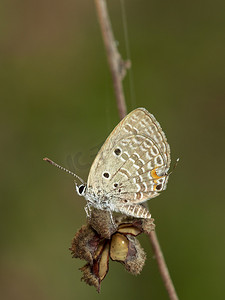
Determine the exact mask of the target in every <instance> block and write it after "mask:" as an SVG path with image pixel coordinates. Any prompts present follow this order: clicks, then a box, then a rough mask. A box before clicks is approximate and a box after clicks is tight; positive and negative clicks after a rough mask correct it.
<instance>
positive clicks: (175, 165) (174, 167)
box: [167, 158, 180, 176]
mask: <svg viewBox="0 0 225 300" xmlns="http://www.w3.org/2000/svg"><path fill="white" fill-rule="evenodd" d="M179 160H180V159H179V158H177V160H176V162H175V164H174V166H173V169H172V171H170V172H169V174H167V176H170V175H171V174H172V173H173V171H174V170H175V169H176V167H177V165H178V163H179Z"/></svg>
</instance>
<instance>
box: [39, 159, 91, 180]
mask: <svg viewBox="0 0 225 300" xmlns="http://www.w3.org/2000/svg"><path fill="white" fill-rule="evenodd" d="M43 160H44V161H47V162H49V163H50V164H51V165H53V166H55V167H57V168H59V169H61V170H63V171H65V172H67V173H69V174H71V175H73V176H74V177H76V178H78V179H79V180H80V182H82V183H83V184H85V182H84V181H83V179H82V178H80V177H79V176H78V175H77V174H75V173H73V172H71V171H69V170H67V169H66V168H64V167H62V166H60V165H58V164H57V163H55V162H54V161H53V160H51V159H49V158H47V157H45V158H43Z"/></svg>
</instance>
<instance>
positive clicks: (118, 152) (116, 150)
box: [114, 148, 121, 156]
mask: <svg viewBox="0 0 225 300" xmlns="http://www.w3.org/2000/svg"><path fill="white" fill-rule="evenodd" d="M114 153H115V155H116V156H119V155H120V154H121V149H120V148H116V149H115V150H114Z"/></svg>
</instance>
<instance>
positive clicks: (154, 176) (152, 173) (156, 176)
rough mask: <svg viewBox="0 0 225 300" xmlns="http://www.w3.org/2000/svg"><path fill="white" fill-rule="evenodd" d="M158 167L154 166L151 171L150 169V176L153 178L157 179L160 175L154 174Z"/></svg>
mask: <svg viewBox="0 0 225 300" xmlns="http://www.w3.org/2000/svg"><path fill="white" fill-rule="evenodd" d="M157 169H158V168H155V169H153V170H152V171H151V176H152V178H154V179H159V178H161V177H162V176H158V175H157V174H156V170H157ZM154 182H155V180H154Z"/></svg>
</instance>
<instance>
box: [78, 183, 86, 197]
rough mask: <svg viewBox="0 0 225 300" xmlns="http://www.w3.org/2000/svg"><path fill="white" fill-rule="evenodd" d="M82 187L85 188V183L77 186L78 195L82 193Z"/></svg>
mask: <svg viewBox="0 0 225 300" xmlns="http://www.w3.org/2000/svg"><path fill="white" fill-rule="evenodd" d="M84 189H85V185H83V184H82V185H80V186H79V188H78V191H79V194H80V195H82V193H83V191H84Z"/></svg>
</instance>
